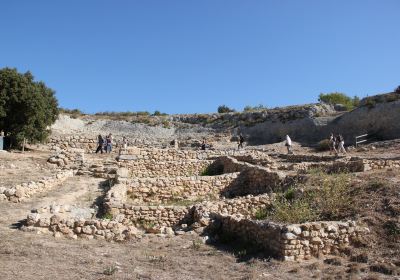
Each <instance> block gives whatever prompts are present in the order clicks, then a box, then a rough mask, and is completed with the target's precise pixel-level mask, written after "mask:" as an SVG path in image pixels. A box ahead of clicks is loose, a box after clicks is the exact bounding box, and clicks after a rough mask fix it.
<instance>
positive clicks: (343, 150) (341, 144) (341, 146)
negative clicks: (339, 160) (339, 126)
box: [337, 134, 347, 154]
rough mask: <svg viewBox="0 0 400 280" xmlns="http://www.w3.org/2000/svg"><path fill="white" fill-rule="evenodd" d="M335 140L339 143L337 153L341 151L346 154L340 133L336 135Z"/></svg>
mask: <svg viewBox="0 0 400 280" xmlns="http://www.w3.org/2000/svg"><path fill="white" fill-rule="evenodd" d="M337 140H338V143H339V148H338V153H340V152H343V153H344V154H347V152H346V149H345V148H344V138H343V136H342V134H339V135H338V137H337Z"/></svg>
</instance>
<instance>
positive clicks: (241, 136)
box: [238, 133, 244, 149]
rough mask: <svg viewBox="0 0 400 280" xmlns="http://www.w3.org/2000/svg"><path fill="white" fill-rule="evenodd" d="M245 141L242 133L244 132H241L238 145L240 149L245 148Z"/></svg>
mask: <svg viewBox="0 0 400 280" xmlns="http://www.w3.org/2000/svg"><path fill="white" fill-rule="evenodd" d="M243 143H244V137H243V135H242V133H240V134H239V145H238V149H240V148H243Z"/></svg>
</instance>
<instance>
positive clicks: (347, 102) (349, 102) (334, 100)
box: [318, 92, 360, 110]
mask: <svg viewBox="0 0 400 280" xmlns="http://www.w3.org/2000/svg"><path fill="white" fill-rule="evenodd" d="M318 101H320V102H325V103H328V104H332V105H335V104H342V105H344V106H345V107H346V108H347V110H351V109H353V108H354V107H356V106H358V103H359V102H360V99H359V98H358V97H357V96H354V98H351V97H349V96H347V95H346V94H344V93H340V92H333V93H327V94H324V93H321V94H320V95H319V99H318Z"/></svg>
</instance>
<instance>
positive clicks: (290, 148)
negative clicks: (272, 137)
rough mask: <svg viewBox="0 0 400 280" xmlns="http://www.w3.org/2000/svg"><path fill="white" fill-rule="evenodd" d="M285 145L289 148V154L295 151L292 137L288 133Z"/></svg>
mask: <svg viewBox="0 0 400 280" xmlns="http://www.w3.org/2000/svg"><path fill="white" fill-rule="evenodd" d="M285 146H286V148H287V152H288V154H289V155H290V154H293V151H292V139H290V137H289V135H286V143H285Z"/></svg>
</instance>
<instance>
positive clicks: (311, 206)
mask: <svg viewBox="0 0 400 280" xmlns="http://www.w3.org/2000/svg"><path fill="white" fill-rule="evenodd" d="M311 176H312V178H311V179H310V180H309V182H307V183H306V184H307V185H306V187H308V190H306V191H305V192H304V193H303V194H302V195H301V197H298V198H297V197H296V195H295V191H294V189H289V190H288V191H286V192H285V193H281V194H278V195H277V198H276V200H275V201H274V202H273V203H272V205H270V206H268V207H266V208H262V209H259V210H257V212H256V213H255V215H254V218H255V219H258V220H263V219H269V220H271V221H275V222H280V223H296V224H297V223H304V222H311V221H316V220H340V219H343V218H345V217H348V216H349V215H351V214H352V212H353V203H352V198H351V194H350V190H351V188H349V183H348V180H349V177H348V175H346V174H339V175H327V174H325V173H322V172H318V173H315V174H313V175H311ZM312 186H318V187H317V188H315V187H314V188H313V189H310V187H312Z"/></svg>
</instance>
